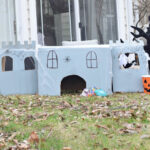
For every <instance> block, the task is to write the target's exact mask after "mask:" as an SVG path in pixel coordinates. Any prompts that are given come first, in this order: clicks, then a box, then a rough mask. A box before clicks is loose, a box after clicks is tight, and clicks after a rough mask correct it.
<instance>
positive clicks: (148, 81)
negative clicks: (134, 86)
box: [142, 76, 150, 94]
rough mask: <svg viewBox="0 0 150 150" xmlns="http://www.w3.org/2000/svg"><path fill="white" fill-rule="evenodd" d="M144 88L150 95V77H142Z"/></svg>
mask: <svg viewBox="0 0 150 150" xmlns="http://www.w3.org/2000/svg"><path fill="white" fill-rule="evenodd" d="M142 80H143V86H144V93H147V94H150V76H149V77H142Z"/></svg>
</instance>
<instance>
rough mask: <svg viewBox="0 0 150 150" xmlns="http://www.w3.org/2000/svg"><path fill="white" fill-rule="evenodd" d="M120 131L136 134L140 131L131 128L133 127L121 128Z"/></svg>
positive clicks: (121, 132)
mask: <svg viewBox="0 0 150 150" xmlns="http://www.w3.org/2000/svg"><path fill="white" fill-rule="evenodd" d="M119 133H120V134H136V133H138V132H137V131H136V130H131V129H120V130H119Z"/></svg>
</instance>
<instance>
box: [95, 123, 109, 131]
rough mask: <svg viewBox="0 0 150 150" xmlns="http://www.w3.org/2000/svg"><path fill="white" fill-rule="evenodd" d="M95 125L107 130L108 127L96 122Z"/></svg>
mask: <svg viewBox="0 0 150 150" xmlns="http://www.w3.org/2000/svg"><path fill="white" fill-rule="evenodd" d="M95 126H96V127H97V128H103V129H105V130H109V128H108V127H106V126H104V125H98V124H96V125H95Z"/></svg>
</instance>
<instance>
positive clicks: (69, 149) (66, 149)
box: [63, 147, 72, 150]
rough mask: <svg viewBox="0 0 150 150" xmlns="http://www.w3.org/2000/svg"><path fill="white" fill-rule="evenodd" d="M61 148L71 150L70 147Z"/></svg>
mask: <svg viewBox="0 0 150 150" xmlns="http://www.w3.org/2000/svg"><path fill="white" fill-rule="evenodd" d="M63 150H72V149H71V148H70V147H64V148H63Z"/></svg>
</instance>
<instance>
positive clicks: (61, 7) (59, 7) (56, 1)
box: [49, 0, 68, 14]
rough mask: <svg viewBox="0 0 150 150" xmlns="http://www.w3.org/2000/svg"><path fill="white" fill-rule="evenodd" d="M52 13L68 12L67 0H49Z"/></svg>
mask: <svg viewBox="0 0 150 150" xmlns="http://www.w3.org/2000/svg"><path fill="white" fill-rule="evenodd" d="M49 2H50V5H51V7H52V9H53V12H54V14H59V13H65V12H68V0H49Z"/></svg>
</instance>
